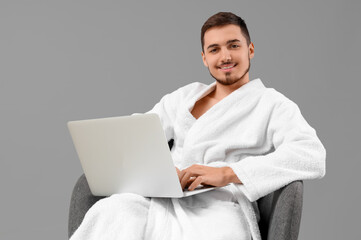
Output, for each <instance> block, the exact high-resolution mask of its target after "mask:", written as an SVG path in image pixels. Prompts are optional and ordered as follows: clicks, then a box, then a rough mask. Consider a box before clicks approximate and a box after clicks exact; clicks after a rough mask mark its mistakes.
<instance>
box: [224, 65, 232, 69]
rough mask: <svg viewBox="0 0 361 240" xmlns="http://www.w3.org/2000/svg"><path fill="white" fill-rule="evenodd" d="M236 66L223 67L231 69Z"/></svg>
mask: <svg viewBox="0 0 361 240" xmlns="http://www.w3.org/2000/svg"><path fill="white" fill-rule="evenodd" d="M233 67H234V66H229V67H222V69H230V68H233Z"/></svg>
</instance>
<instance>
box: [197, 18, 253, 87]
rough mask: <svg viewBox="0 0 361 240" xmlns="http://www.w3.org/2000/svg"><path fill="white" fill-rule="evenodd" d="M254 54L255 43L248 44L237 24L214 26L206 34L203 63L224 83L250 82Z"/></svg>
mask: <svg viewBox="0 0 361 240" xmlns="http://www.w3.org/2000/svg"><path fill="white" fill-rule="evenodd" d="M253 56H254V46H253V43H251V44H250V45H249V46H248V45H247V40H246V38H245V37H244V36H243V35H242V33H241V28H240V27H239V26H237V25H234V24H229V25H225V26H221V27H213V28H210V29H208V30H207V31H206V32H205V34H204V49H203V52H202V58H203V63H204V65H205V66H206V67H208V70H209V72H210V74H211V75H212V76H213V77H214V78H215V79H216V80H217V81H218V82H219V83H221V84H223V85H232V84H235V83H239V84H241V83H243V84H244V83H246V82H248V81H249V73H248V71H249V68H250V59H251V58H253Z"/></svg>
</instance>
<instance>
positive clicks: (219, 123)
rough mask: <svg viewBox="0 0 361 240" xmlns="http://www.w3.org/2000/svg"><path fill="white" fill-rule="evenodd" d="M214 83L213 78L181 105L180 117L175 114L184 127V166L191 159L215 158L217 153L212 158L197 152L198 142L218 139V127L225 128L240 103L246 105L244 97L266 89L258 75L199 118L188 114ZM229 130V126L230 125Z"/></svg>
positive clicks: (204, 161) (200, 162)
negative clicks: (207, 84)
mask: <svg viewBox="0 0 361 240" xmlns="http://www.w3.org/2000/svg"><path fill="white" fill-rule="evenodd" d="M215 85H216V82H213V83H212V84H210V85H209V86H207V87H206V88H205V89H204V90H203V91H201V92H199V93H198V94H196V95H195V96H194V97H193V98H191V99H190V100H189V101H188V102H186V103H185V104H184V105H183V106H182V109H181V111H182V113H181V114H180V116H183V117H182V118H178V122H177V124H179V128H180V129H182V130H183V136H182V138H183V139H182V140H183V153H182V155H183V157H182V165H184V166H183V167H185V166H188V165H190V164H194V163H198V164H205V163H209V162H210V161H215V160H217V154H215V155H213V156H211V157H212V158H213V160H212V159H207V158H205V156H204V155H202V154H204V153H205V152H206V151H199V152H198V153H197V152H196V151H194V150H195V148H196V147H197V145H199V144H203V143H205V142H209V141H212V140H214V141H217V135H218V133H217V132H218V131H220V133H221V132H224V131H227V130H228V129H227V122H228V121H232V119H233V116H237V115H238V114H237V112H238V110H241V109H240V108H242V105H246V103H247V101H249V100H250V99H249V98H250V97H251V98H253V97H256V96H257V94H255V92H256V91H258V90H263V89H265V87H264V85H263V84H262V82H261V80H260V79H255V80H252V81H250V82H249V83H247V84H245V85H243V86H242V87H240V88H239V89H237V90H235V91H233V92H232V93H230V94H229V95H228V96H226V97H225V98H223V99H222V100H221V101H219V102H218V103H217V104H215V105H214V106H212V107H211V108H210V109H208V111H207V112H205V113H204V114H203V115H202V116H200V117H199V118H198V119H195V118H194V117H193V115H192V114H191V111H192V109H193V107H194V105H195V103H196V102H197V101H198V100H200V99H201V98H203V97H204V96H206V95H207V94H209V93H210V92H211V91H213V90H214V88H215ZM250 93H252V94H250ZM235 105H236V106H235ZM240 112H242V111H240ZM238 117H241V116H238ZM238 117H237V118H238ZM230 131H232V130H231V129H230ZM189 155H191V156H189ZM190 158H191V159H190ZM219 160H220V159H219Z"/></svg>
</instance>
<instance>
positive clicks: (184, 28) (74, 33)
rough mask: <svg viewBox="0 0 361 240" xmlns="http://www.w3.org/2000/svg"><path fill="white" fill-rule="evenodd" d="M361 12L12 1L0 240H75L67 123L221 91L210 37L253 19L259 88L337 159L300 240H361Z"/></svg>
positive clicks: (312, 191)
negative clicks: (207, 63) (223, 16)
mask: <svg viewBox="0 0 361 240" xmlns="http://www.w3.org/2000/svg"><path fill="white" fill-rule="evenodd" d="M360 9H361V4H360V2H359V1H154V0H153V1H68V0H67V1H38V0H36V1H16V0H9V1H4V0H1V1H0V69H1V70H0V110H1V111H0V114H1V120H0V161H1V165H0V189H1V204H0V239H7V240H13V239H66V238H67V222H68V219H67V218H68V208H69V201H70V196H71V192H72V188H73V186H74V184H75V182H76V180H77V179H78V177H79V176H80V175H81V174H82V169H81V166H80V163H79V160H78V158H77V155H76V152H75V149H74V147H73V144H72V141H71V138H70V135H69V132H68V130H67V127H66V123H67V121H69V120H79V119H88V118H98V117H111V116H122V115H129V114H131V113H134V112H145V111H148V110H149V109H151V108H152V107H153V105H154V104H155V103H157V102H158V101H159V100H160V98H161V97H162V96H163V95H165V94H166V93H169V92H172V91H174V90H175V89H177V88H179V87H181V86H183V85H185V84H188V83H191V82H194V81H199V82H203V83H206V84H210V83H212V82H213V81H214V79H213V78H211V76H210V75H209V73H208V70H207V69H206V68H205V67H204V66H203V63H202V60H201V54H200V53H201V45H200V28H201V26H202V24H203V23H204V21H205V20H206V19H207V18H208V17H210V16H211V15H213V14H214V13H217V12H219V11H232V12H234V13H235V14H237V15H239V16H241V17H242V18H244V19H245V21H246V23H247V24H248V28H249V31H250V34H251V38H252V41H253V42H254V45H255V57H254V59H253V60H252V61H251V71H250V78H251V79H254V78H261V79H262V81H263V82H264V84H265V85H266V86H267V87H272V88H275V89H277V90H278V91H280V92H281V93H283V94H284V95H286V96H287V97H289V98H290V99H292V100H293V101H294V102H296V103H297V104H298V106H299V107H300V109H301V112H302V114H303V116H304V117H305V119H306V120H307V121H308V123H309V124H310V125H311V126H312V127H314V128H315V129H316V131H317V134H318V136H319V138H320V139H321V141H322V142H323V144H324V146H325V148H326V149H327V173H326V177H325V178H323V179H322V180H313V181H305V193H304V209H303V216H302V222H301V229H300V235H299V239H301V240H305V239H357V238H358V237H357V236H358V235H359V234H358V232H359V227H360V226H361V224H360V216H361V212H360V208H359V203H360V202H361V197H360V186H359V182H360V177H359V172H360V170H361V163H360V162H361V161H360V160H359V159H360V155H359V151H360V147H361V144H360V143H361V141H360V126H359V123H360V122H361V117H360V116H361V113H360V102H361V97H360V95H359V90H360V85H361V84H360V77H359V76H360V75H359V73H360V62H361V61H360V55H361V54H360V53H361V51H360V43H361V33H360V27H359V25H360V23H361V17H360V14H359V13H360Z"/></svg>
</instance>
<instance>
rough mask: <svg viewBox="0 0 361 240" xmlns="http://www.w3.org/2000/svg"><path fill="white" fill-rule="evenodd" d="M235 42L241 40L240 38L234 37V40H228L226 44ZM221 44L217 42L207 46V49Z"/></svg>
mask: <svg viewBox="0 0 361 240" xmlns="http://www.w3.org/2000/svg"><path fill="white" fill-rule="evenodd" d="M234 42H241V41H240V40H238V39H233V40H228V41H227V43H226V44H230V43H234ZM217 46H219V44H217V43H215V44H211V45H209V46H208V47H207V49H209V48H212V47H217Z"/></svg>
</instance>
